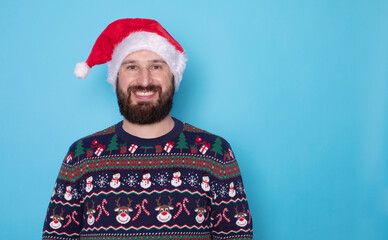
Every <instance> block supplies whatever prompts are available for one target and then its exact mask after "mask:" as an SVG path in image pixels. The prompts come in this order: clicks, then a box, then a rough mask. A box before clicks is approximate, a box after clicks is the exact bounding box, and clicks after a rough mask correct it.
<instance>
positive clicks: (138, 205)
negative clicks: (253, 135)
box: [43, 19, 252, 239]
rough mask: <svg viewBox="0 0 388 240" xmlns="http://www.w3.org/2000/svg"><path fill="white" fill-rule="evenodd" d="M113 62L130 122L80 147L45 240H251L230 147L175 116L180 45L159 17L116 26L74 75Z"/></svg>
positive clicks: (71, 157) (59, 189)
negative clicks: (174, 101)
mask: <svg viewBox="0 0 388 240" xmlns="http://www.w3.org/2000/svg"><path fill="white" fill-rule="evenodd" d="M108 61H110V62H109V66H108V81H109V82H110V83H111V84H112V85H113V86H114V87H115V89H116V93H117V99H118V104H119V108H120V112H121V114H122V115H123V117H124V119H123V121H121V122H119V123H118V124H115V125H113V126H111V127H109V128H107V129H105V130H102V131H100V132H97V133H94V134H92V135H90V136H87V137H85V138H82V139H80V140H78V141H76V142H74V143H73V145H71V147H70V148H69V152H68V154H67V155H66V157H65V159H64V161H63V164H62V167H61V170H60V172H59V176H58V179H57V182H56V184H55V188H54V191H53V195H52V198H51V201H50V204H49V207H48V210H47V216H46V218H45V224H44V230H43V239H252V219H251V213H250V211H249V208H248V203H247V200H246V196H245V190H244V187H243V182H242V178H241V175H240V171H239V167H238V164H237V162H236V160H235V158H234V155H233V152H232V150H231V148H230V145H229V144H228V142H227V141H226V140H224V139H223V138H221V137H219V136H216V135H213V134H210V133H208V132H206V131H204V130H201V129H199V128H196V127H193V126H191V125H189V124H187V123H183V122H181V121H179V120H178V119H175V118H172V117H171V115H170V113H171V108H172V103H173V96H174V92H175V90H176V89H177V88H178V87H179V84H180V82H181V79H182V75H183V71H184V68H185V64H186V57H185V54H184V51H183V49H182V47H181V46H180V45H179V43H178V42H177V41H176V40H175V39H173V38H172V37H171V35H170V34H168V32H167V31H166V30H165V29H164V28H163V27H162V26H161V25H160V24H159V23H158V22H156V21H154V20H150V19H121V20H117V21H115V22H113V23H111V24H110V25H109V26H108V27H107V28H106V29H105V30H104V31H103V32H102V33H101V35H100V36H99V38H98V39H97V41H96V43H95V45H94V46H93V49H92V52H91V54H90V55H89V58H88V59H87V61H86V62H83V63H79V64H77V66H76V69H75V74H76V76H77V77H81V78H84V77H86V76H87V74H88V72H89V70H90V68H91V67H92V66H94V65H96V64H103V63H106V62H108Z"/></svg>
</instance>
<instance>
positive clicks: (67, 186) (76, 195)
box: [42, 144, 83, 240]
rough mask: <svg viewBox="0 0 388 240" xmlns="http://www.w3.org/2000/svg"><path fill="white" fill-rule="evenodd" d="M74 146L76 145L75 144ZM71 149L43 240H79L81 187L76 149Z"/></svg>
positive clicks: (49, 213)
mask: <svg viewBox="0 0 388 240" xmlns="http://www.w3.org/2000/svg"><path fill="white" fill-rule="evenodd" d="M73 145H74V144H73ZM73 145H72V146H71V147H70V149H69V151H68V153H67V154H66V157H65V159H64V160H63V163H62V166H61V168H60V171H59V174H58V178H57V180H56V182H55V186H54V190H53V193H52V195H51V199H50V203H49V206H48V209H47V213H46V217H45V219H44V227H43V236H42V239H45V240H47V239H55V240H58V239H61V240H68V239H79V234H80V232H81V229H82V219H83V218H82V216H83V215H82V209H81V204H80V202H81V186H80V183H79V182H78V181H77V180H76V177H75V176H77V175H78V174H76V172H75V171H76V167H75V165H76V164H75V163H76V161H75V159H74V156H73V155H74V147H73Z"/></svg>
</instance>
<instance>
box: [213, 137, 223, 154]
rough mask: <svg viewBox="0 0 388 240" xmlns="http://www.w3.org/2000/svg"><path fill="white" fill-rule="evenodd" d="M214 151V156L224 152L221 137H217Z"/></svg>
mask: <svg viewBox="0 0 388 240" xmlns="http://www.w3.org/2000/svg"><path fill="white" fill-rule="evenodd" d="M212 151H213V152H215V154H214V157H217V153H219V154H222V147H221V139H220V138H216V141H215V142H214V144H213V148H212Z"/></svg>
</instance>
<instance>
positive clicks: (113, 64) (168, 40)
mask: <svg viewBox="0 0 388 240" xmlns="http://www.w3.org/2000/svg"><path fill="white" fill-rule="evenodd" d="M140 50H148V51H152V52H154V53H156V54H158V55H159V56H160V57H161V58H163V59H164V61H166V63H167V64H168V66H169V67H170V70H171V72H172V74H173V75H174V81H175V90H177V89H178V87H179V84H180V82H181V80H182V75H183V72H184V70H185V67H186V61H187V59H186V56H185V53H184V51H183V48H182V47H181V45H180V44H179V43H178V42H177V41H176V40H175V39H174V38H173V37H172V36H171V35H170V34H169V33H168V32H167V31H166V30H165V29H164V28H163V27H162V25H160V23H158V22H157V21H155V20H152V19H141V18H125V19H120V20H117V21H114V22H112V23H111V24H109V25H108V26H107V27H106V28H105V30H104V31H103V32H102V33H101V34H100V36H99V37H98V38H97V40H96V42H95V44H94V46H93V48H92V51H91V53H90V55H89V57H88V59H87V60H86V61H85V62H81V63H77V65H76V66H75V70H74V74H75V75H76V76H77V77H78V78H85V77H86V76H87V75H88V74H89V71H90V68H91V67H93V66H94V65H98V64H104V63H106V62H108V61H110V62H109V63H108V82H109V83H110V84H112V85H113V87H114V88H116V80H117V74H118V72H119V69H120V66H121V63H122V61H123V60H124V58H125V57H126V56H128V55H129V54H131V53H133V52H136V51H140Z"/></svg>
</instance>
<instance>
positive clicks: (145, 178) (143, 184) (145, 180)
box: [140, 171, 151, 189]
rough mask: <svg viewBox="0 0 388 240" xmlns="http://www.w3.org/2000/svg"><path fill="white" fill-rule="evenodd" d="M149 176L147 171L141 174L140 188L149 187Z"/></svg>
mask: <svg viewBox="0 0 388 240" xmlns="http://www.w3.org/2000/svg"><path fill="white" fill-rule="evenodd" d="M150 179H151V174H150V173H149V172H148V171H144V172H143V178H142V180H141V182H140V187H142V188H145V189H146V188H149V187H150V186H151V180H150Z"/></svg>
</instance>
